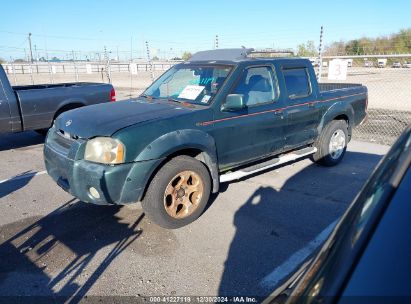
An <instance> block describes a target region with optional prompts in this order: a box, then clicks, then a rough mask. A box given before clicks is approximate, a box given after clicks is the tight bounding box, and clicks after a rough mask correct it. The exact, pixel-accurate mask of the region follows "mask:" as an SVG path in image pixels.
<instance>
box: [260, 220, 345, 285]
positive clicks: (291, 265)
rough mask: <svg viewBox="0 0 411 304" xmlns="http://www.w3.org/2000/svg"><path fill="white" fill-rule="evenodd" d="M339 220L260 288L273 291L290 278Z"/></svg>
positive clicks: (271, 274)
mask: <svg viewBox="0 0 411 304" xmlns="http://www.w3.org/2000/svg"><path fill="white" fill-rule="evenodd" d="M338 220H339V219H337V220H335V221H334V222H332V223H331V224H330V225H328V226H327V228H325V229H324V230H323V231H322V232H321V233H320V234H319V235H317V237H316V238H315V239H313V240H312V241H311V242H309V243H308V244H307V245H306V246H305V247H303V248H301V249H300V250H298V251H297V252H296V253H294V254H293V255H292V256H291V257H289V258H288V259H287V260H286V261H285V262H284V263H283V264H281V265H280V266H278V267H277V268H276V269H274V271H273V272H271V273H270V274H268V275H267V276H265V277H264V278H263V279H262V280H261V282H260V286H261V287H263V288H264V289H268V288H270V289H272V288H275V287H276V286H277V284H278V283H279V282H281V281H282V280H283V279H284V278H286V277H287V276H289V275H290V274H291V273H292V272H293V271H296V270H297V269H296V267H297V266H298V265H300V264H301V263H302V262H304V261H305V260H306V259H307V258H308V257H309V256H310V255H311V254H312V253H313V252H314V250H315V249H317V248H318V246H320V245H321V244H322V243H323V242H324V241H325V240H326V239H327V238H328V236H329V235H330V233H331V231H332V230H333V229H334V227H335V225H336V224H337V222H338Z"/></svg>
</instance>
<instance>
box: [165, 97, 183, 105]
mask: <svg viewBox="0 0 411 304" xmlns="http://www.w3.org/2000/svg"><path fill="white" fill-rule="evenodd" d="M167 100H168V101H172V102H178V103H180V102H181V101H180V100H178V99H175V98H172V97H170V96H169V97H167Z"/></svg>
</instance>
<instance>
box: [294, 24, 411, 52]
mask: <svg viewBox="0 0 411 304" xmlns="http://www.w3.org/2000/svg"><path fill="white" fill-rule="evenodd" d="M317 54H318V48H317V47H316V46H315V44H314V41H311V40H310V41H307V42H305V43H301V44H299V45H298V46H297V55H298V56H301V57H314V56H316V55H317ZM323 54H324V55H328V56H333V55H370V54H411V28H408V29H402V30H400V31H399V32H397V33H394V34H391V35H388V36H380V37H376V38H369V37H363V38H360V39H353V40H349V41H335V42H332V43H330V44H328V45H326V46H325V48H324V52H323Z"/></svg>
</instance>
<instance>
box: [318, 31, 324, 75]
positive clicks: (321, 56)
mask: <svg viewBox="0 0 411 304" xmlns="http://www.w3.org/2000/svg"><path fill="white" fill-rule="evenodd" d="M322 46H323V26H322V25H321V31H320V44H319V45H318V60H319V63H318V74H317V79H318V81H320V80H321V75H322V72H323V53H322Z"/></svg>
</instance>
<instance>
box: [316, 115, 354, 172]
mask: <svg viewBox="0 0 411 304" xmlns="http://www.w3.org/2000/svg"><path fill="white" fill-rule="evenodd" d="M347 143H348V125H347V122H346V121H344V120H333V121H331V122H330V123H329V124H328V125H327V126H326V127H325V128H324V129H323V131H322V132H321V134H320V136H319V138H318V139H317V142H316V143H315V147H316V148H317V152H316V153H315V154H314V155H313V160H314V161H315V162H317V163H319V164H321V165H323V166H328V167H330V166H335V165H336V164H338V163H339V162H340V161H341V160H342V158H343V157H344V154H345V151H346V149H347Z"/></svg>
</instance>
